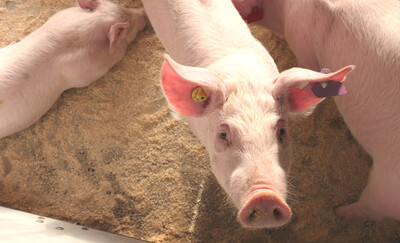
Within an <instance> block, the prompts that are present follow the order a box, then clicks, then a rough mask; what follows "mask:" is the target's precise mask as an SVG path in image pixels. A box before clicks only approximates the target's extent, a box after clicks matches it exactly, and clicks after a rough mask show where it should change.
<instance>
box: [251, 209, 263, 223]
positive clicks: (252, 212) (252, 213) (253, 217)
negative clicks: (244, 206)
mask: <svg viewBox="0 0 400 243" xmlns="http://www.w3.org/2000/svg"><path fill="white" fill-rule="evenodd" d="M259 214H260V212H259V211H258V210H257V209H253V210H250V214H249V218H250V220H254V219H255V218H257V216H258V215H259Z"/></svg>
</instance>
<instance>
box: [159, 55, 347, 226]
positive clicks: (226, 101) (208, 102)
mask: <svg viewBox="0 0 400 243" xmlns="http://www.w3.org/2000/svg"><path fill="white" fill-rule="evenodd" d="M260 67H262V68H260ZM266 67H267V68H266ZM351 69H352V67H347V68H344V69H342V70H340V71H338V72H335V73H330V74H324V73H318V72H313V71H310V70H305V69H300V68H294V69H291V70H288V71H285V72H282V73H281V74H279V73H278V71H277V68H276V66H275V65H274V64H273V65H270V64H268V62H266V61H265V60H261V58H260V57H257V56H256V55H253V56H249V55H248V54H242V55H236V56H229V57H227V58H225V59H222V60H220V61H217V62H215V63H213V64H211V65H210V66H209V67H207V68H197V67H188V66H183V65H180V64H178V63H176V62H175V61H173V60H172V59H171V58H170V57H169V56H166V60H165V63H164V65H163V68H162V71H161V83H162V88H163V91H164V94H165V96H166V98H167V100H168V101H169V103H170V105H171V106H172V107H173V108H174V110H176V111H177V112H178V113H179V114H181V115H182V116H183V118H184V120H186V121H187V122H188V123H189V126H190V128H191V129H192V131H193V132H194V133H195V134H196V136H198V137H199V139H200V140H201V141H202V143H203V144H204V145H205V147H206V149H207V151H208V152H209V155H210V160H211V168H212V171H213V173H214V175H215V176H216V178H217V180H218V182H219V183H220V185H221V186H222V187H223V188H224V190H225V191H226V192H227V193H228V195H229V196H230V198H231V199H232V201H233V202H234V204H235V206H236V207H237V208H238V209H239V210H240V211H239V215H238V218H239V221H240V222H241V224H242V225H243V226H245V227H255V228H261V227H277V226H281V225H283V224H285V223H286V222H288V221H289V219H290V216H291V210H290V208H289V206H288V205H287V203H286V202H285V200H286V194H287V186H286V174H287V173H288V171H289V167H290V152H289V137H288V132H287V120H288V117H289V115H290V114H295V113H299V112H303V111H306V110H307V109H311V107H312V106H313V105H314V104H316V103H317V102H319V101H321V100H322V98H317V97H315V96H314V95H313V93H312V91H311V88H312V87H314V86H316V85H318V84H320V83H323V82H335V83H337V82H338V83H340V82H341V81H343V80H344V78H345V76H346V74H347V73H348V72H349V71H350V70H351ZM301 84H305V86H304V85H303V88H302V89H300V88H298V86H299V85H301Z"/></svg>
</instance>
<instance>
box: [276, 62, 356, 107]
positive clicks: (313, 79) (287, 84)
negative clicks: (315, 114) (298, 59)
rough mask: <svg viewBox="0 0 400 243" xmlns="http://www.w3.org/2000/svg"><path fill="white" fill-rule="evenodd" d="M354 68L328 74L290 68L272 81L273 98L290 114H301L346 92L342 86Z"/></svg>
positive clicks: (345, 68)
mask: <svg viewBox="0 0 400 243" xmlns="http://www.w3.org/2000/svg"><path fill="white" fill-rule="evenodd" d="M354 68H355V67H354V66H347V67H344V68H342V69H340V70H339V71H336V72H334V73H330V71H329V70H328V69H323V70H322V71H321V72H314V71H311V70H307V69H302V68H292V69H290V70H286V71H284V72H282V73H281V74H279V76H278V78H277V79H276V80H275V81H274V87H273V91H272V95H273V97H274V98H275V99H276V100H278V101H279V102H280V103H284V104H285V105H287V106H288V110H289V111H290V112H295V113H297V112H302V111H306V110H307V109H308V108H310V107H312V106H313V105H314V104H316V103H317V102H320V101H322V100H323V99H324V98H325V97H329V96H337V95H343V94H345V93H346V92H347V91H346V89H345V87H344V85H343V84H342V82H343V81H344V80H345V78H346V75H347V74H348V73H349V72H350V71H352V70H353V69H354Z"/></svg>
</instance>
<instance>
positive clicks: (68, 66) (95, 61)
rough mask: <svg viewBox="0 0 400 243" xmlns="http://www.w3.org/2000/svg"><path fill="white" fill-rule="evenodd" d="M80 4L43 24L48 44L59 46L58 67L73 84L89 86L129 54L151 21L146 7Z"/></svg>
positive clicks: (99, 1) (96, 0) (98, 1)
mask: <svg viewBox="0 0 400 243" xmlns="http://www.w3.org/2000/svg"><path fill="white" fill-rule="evenodd" d="M78 4H79V7H74V8H68V9H65V10H63V11H60V12H58V13H57V14H55V15H53V16H52V17H51V18H50V19H49V21H48V22H47V23H46V24H45V25H44V26H43V28H44V30H45V31H43V32H45V33H48V35H51V36H49V37H48V38H46V40H47V43H44V44H46V45H48V46H52V47H53V48H54V49H55V50H59V52H60V57H59V58H58V61H57V62H56V63H57V65H58V66H57V67H58V69H59V72H60V73H62V75H61V76H62V77H64V78H65V79H66V80H67V81H66V82H65V84H66V85H68V87H67V88H69V87H71V86H72V87H83V86H87V85H88V84H90V83H91V82H93V81H94V80H96V79H98V78H100V77H101V76H103V75H104V74H105V73H106V72H107V71H108V70H109V69H110V68H111V67H112V66H113V65H114V64H115V63H117V62H118V61H119V60H121V59H122V57H123V56H124V55H125V53H126V50H127V47H128V45H129V44H130V43H131V42H132V41H133V40H134V39H135V37H136V35H137V34H138V32H139V31H140V30H142V29H143V28H144V27H145V26H146V24H147V23H148V19H147V17H146V15H145V13H144V10H143V9H131V8H122V7H120V6H118V5H116V4H114V3H111V2H109V1H107V0H91V1H89V0H78Z"/></svg>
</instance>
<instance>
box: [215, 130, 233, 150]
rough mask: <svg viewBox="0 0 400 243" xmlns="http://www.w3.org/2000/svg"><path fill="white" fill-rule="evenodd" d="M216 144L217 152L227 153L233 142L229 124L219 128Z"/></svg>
mask: <svg viewBox="0 0 400 243" xmlns="http://www.w3.org/2000/svg"><path fill="white" fill-rule="evenodd" d="M216 137H217V140H216V143H215V150H216V151H217V152H223V151H225V150H226V149H227V148H228V147H229V145H230V144H231V142H232V138H231V130H230V128H229V125H228V124H221V125H219V127H218V132H217V133H216Z"/></svg>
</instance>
